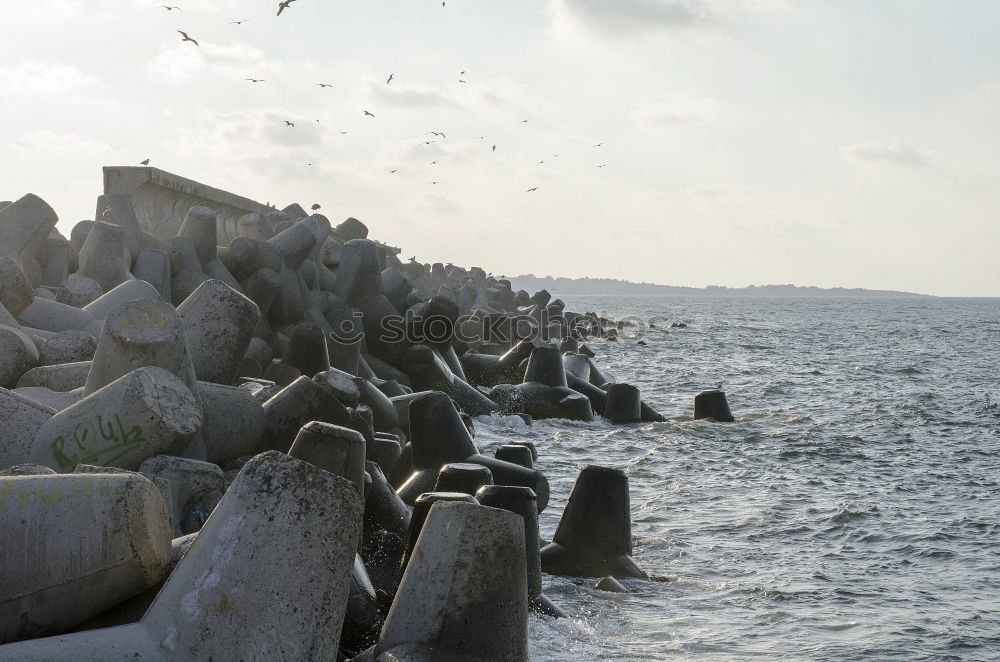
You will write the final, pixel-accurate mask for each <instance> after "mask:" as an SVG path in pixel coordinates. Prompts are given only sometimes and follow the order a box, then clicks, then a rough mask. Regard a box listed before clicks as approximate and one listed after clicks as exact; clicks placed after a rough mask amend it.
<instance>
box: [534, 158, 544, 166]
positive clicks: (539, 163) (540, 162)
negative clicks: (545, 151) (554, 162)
mask: <svg viewBox="0 0 1000 662" xmlns="http://www.w3.org/2000/svg"><path fill="white" fill-rule="evenodd" d="M543 163H545V159H542V160H541V161H539V162H538V163H536V164H535V165H542V164H543Z"/></svg>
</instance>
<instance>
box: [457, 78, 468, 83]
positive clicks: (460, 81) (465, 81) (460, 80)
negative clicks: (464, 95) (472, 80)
mask: <svg viewBox="0 0 1000 662" xmlns="http://www.w3.org/2000/svg"><path fill="white" fill-rule="evenodd" d="M458 82H459V83H468V82H469V81H467V80H462V79H461V78H459V79H458Z"/></svg>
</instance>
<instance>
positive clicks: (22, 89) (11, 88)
mask: <svg viewBox="0 0 1000 662" xmlns="http://www.w3.org/2000/svg"><path fill="white" fill-rule="evenodd" d="M98 82H99V79H98V78H97V77H96V76H94V75H93V74H89V73H86V72H84V71H83V70H81V69H79V68H78V67H75V66H72V65H67V64H59V63H48V62H32V61H24V62H20V63H18V64H17V65H15V66H9V67H0V90H3V96H4V97H11V96H16V95H28V94H55V93H58V94H65V93H66V92H72V91H75V90H79V89H82V88H85V87H91V86H94V85H96V84H97V83H98Z"/></svg>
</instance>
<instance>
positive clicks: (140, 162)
mask: <svg viewBox="0 0 1000 662" xmlns="http://www.w3.org/2000/svg"><path fill="white" fill-rule="evenodd" d="M139 165H149V159H144V160H142V161H139Z"/></svg>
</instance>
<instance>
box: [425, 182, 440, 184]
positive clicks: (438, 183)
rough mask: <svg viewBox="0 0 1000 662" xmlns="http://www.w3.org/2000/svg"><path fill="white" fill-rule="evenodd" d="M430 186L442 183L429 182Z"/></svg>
mask: <svg viewBox="0 0 1000 662" xmlns="http://www.w3.org/2000/svg"><path fill="white" fill-rule="evenodd" d="M427 183H428V184H440V183H441V182H427Z"/></svg>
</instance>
